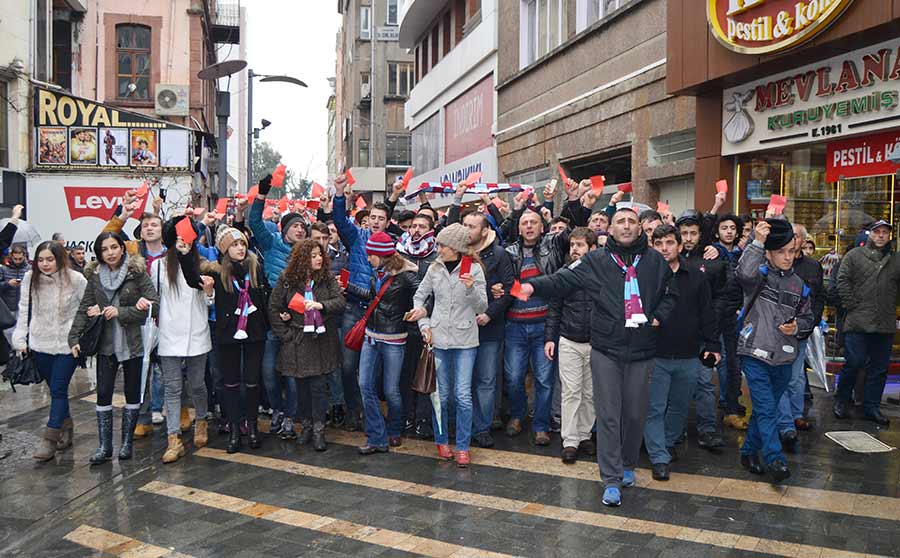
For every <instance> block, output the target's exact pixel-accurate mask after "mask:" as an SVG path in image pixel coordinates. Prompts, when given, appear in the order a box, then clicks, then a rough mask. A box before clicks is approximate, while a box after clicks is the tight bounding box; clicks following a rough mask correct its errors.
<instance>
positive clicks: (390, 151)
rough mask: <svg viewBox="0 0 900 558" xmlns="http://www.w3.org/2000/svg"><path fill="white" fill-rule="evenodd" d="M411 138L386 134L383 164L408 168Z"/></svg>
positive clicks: (410, 159)
mask: <svg viewBox="0 0 900 558" xmlns="http://www.w3.org/2000/svg"><path fill="white" fill-rule="evenodd" d="M411 151H412V138H411V136H410V135H409V134H387V153H385V158H384V164H385V165H387V166H395V167H408V166H409V165H410V164H411V161H412V154H411Z"/></svg>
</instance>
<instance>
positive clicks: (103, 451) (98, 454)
mask: <svg viewBox="0 0 900 558" xmlns="http://www.w3.org/2000/svg"><path fill="white" fill-rule="evenodd" d="M112 413H113V412H112V409H107V410H105V411H97V432H98V434H99V437H100V447H98V448H97V451H95V452H94V455H92V456H91V458H90V462H91V465H100V464H101V463H106V462H107V461H109V460H110V459H112V451H113V445H112V423H113V420H112Z"/></svg>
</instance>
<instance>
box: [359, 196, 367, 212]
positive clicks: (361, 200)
mask: <svg viewBox="0 0 900 558" xmlns="http://www.w3.org/2000/svg"><path fill="white" fill-rule="evenodd" d="M366 205H367V204H366V200H365V198H363V197H362V196H356V209H365V208H366Z"/></svg>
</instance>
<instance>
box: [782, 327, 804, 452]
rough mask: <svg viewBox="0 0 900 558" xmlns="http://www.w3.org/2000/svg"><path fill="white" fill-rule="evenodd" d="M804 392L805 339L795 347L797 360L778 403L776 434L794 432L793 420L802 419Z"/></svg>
mask: <svg viewBox="0 0 900 558" xmlns="http://www.w3.org/2000/svg"><path fill="white" fill-rule="evenodd" d="M805 391H806V339H804V340H803V341H800V343H799V344H798V346H797V360H795V361H794V365H793V366H792V367H791V383H789V384H788V387H787V391H785V392H784V395H782V396H781V400H780V401H779V402H778V432H779V433H780V434H784V433H785V432H791V431H793V432H796V431H797V427H796V426H794V419H798V418H803V394H804V392H805Z"/></svg>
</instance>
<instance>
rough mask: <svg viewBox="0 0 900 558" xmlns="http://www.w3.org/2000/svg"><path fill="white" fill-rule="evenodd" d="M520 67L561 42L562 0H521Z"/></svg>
mask: <svg viewBox="0 0 900 558" xmlns="http://www.w3.org/2000/svg"><path fill="white" fill-rule="evenodd" d="M521 1H522V7H523V9H522V12H521V13H522V16H523V17H522V21H521V23H522V25H521V36H522V39H523V41H522V46H523V47H524V56H523V58H522V67H523V68H524V67H526V66H530V65H531V64H534V63H535V62H536V61H537V60H538V59H540V58H542V57H544V56H546V55H547V53H549V52H550V51H552V50H553V49H555V48H556V47H558V46H559V45H561V44H562V42H563V39H564V38H565V17H566V3H565V1H564V0H521Z"/></svg>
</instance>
